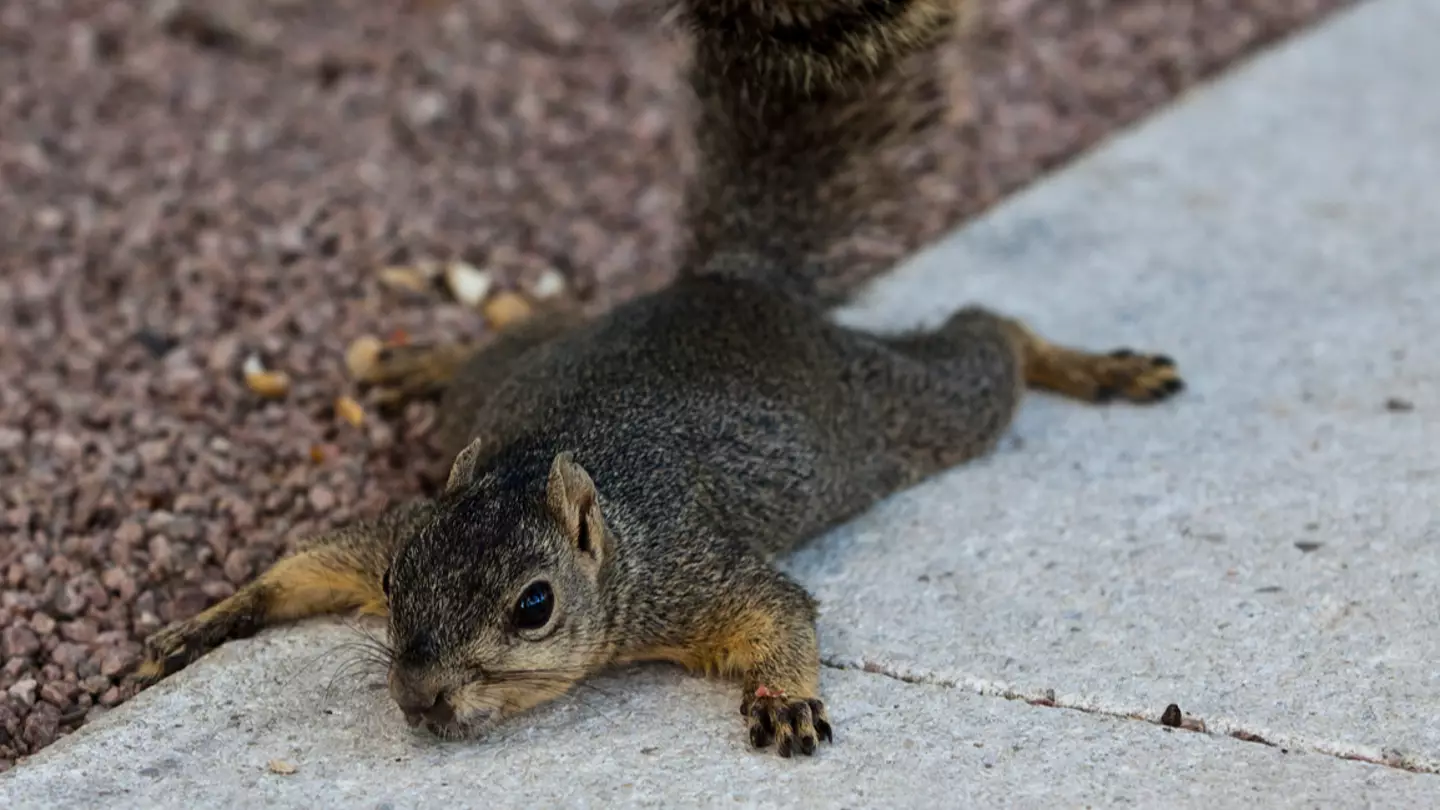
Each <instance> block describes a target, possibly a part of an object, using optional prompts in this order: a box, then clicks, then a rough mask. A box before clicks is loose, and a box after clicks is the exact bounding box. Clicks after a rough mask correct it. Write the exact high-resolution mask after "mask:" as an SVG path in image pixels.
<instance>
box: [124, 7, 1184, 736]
mask: <svg viewBox="0 0 1440 810" xmlns="http://www.w3.org/2000/svg"><path fill="white" fill-rule="evenodd" d="M962 5H963V4H962V3H961V2H960V1H959V0H888V1H886V0H868V1H867V0H788V2H780V1H779V0H777V1H776V2H760V0H708V1H702V0H689V2H680V3H677V6H678V8H679V9H680V11H681V16H682V18H683V19H684V20H685V21H686V22H688V23H689V26H690V30H691V31H692V32H693V35H694V37H695V40H696V62H695V65H694V67H693V69H692V73H691V79H692V83H693V84H694V86H695V88H696V90H697V96H698V98H699V99H700V102H701V113H700V123H699V127H700V130H701V137H700V138H699V143H700V145H701V147H702V149H701V156H702V158H703V159H704V167H703V168H702V170H701V173H700V179H699V180H698V181H697V184H696V185H695V186H694V188H692V190H691V198H690V202H691V205H690V214H689V215H688V216H689V219H688V220H687V222H688V223H689V228H690V233H691V236H692V237H693V238H692V243H691V248H690V250H689V252H688V253H687V254H686V255H687V261H686V263H685V265H684V266H683V267H682V272H681V273H680V276H679V278H678V280H677V281H676V282H675V283H673V284H672V285H670V286H668V287H666V288H665V289H662V290H660V291H658V292H656V293H654V294H651V295H648V296H645V297H642V298H639V299H636V300H633V301H631V302H629V303H627V304H624V305H622V306H621V307H619V308H617V309H616V310H614V311H612V312H610V313H609V314H607V315H605V316H602V317H599V318H597V319H594V320H591V321H582V320H580V319H578V318H576V317H574V316H573V314H571V313H566V312H546V313H541V314H540V315H538V316H537V317H536V318H535V319H533V320H532V321H529V322H527V323H524V324H522V325H520V327H519V328H517V329H516V330H515V331H513V332H510V333H507V334H504V335H501V336H500V337H499V338H498V339H497V340H496V341H495V342H493V343H491V344H489V345H488V346H486V347H484V348H476V347H461V346H441V347H431V348H425V347H417V348H410V349H404V350H399V351H396V352H393V353H392V354H390V355H388V356H386V357H382V358H381V362H380V363H379V364H378V365H377V367H376V368H375V370H374V371H373V373H372V374H371V376H370V381H371V382H374V383H377V384H381V385H387V386H391V387H392V388H391V390H393V391H395V392H397V394H396V395H397V396H398V397H401V398H403V397H405V396H408V395H420V394H425V393H429V392H432V391H435V390H442V389H443V391H444V394H443V400H442V403H441V413H442V415H443V422H442V427H443V429H442V430H441V431H440V436H441V440H442V441H443V442H445V443H446V449H447V452H448V454H449V456H450V457H451V458H453V459H454V462H453V464H452V467H451V471H450V476H449V480H448V483H447V485H446V488H445V491H444V492H443V493H442V494H441V495H440V496H439V497H437V498H436V499H435V500H434V501H432V502H425V503H421V504H416V505H412V506H410V507H406V508H405V509H403V510H400V511H399V512H396V513H393V514H392V515H389V516H387V517H386V518H385V519H382V520H381V521H379V522H376V523H371V524H362V525H360V526H357V527H355V528H353V529H350V530H347V531H345V532H339V533H336V534H334V535H330V536H327V537H325V538H321V539H320V540H319V541H317V542H316V543H314V544H312V545H311V546H310V547H309V548H308V549H307V550H304V551H302V552H300V554H299V555H297V556H296V557H294V558H291V560H289V561H282V562H281V563H280V564H278V565H277V566H276V567H275V568H273V569H271V571H269V572H267V573H266V574H264V575H262V576H261V577H260V579H259V580H257V581H256V583H255V584H253V585H252V586H249V587H247V588H245V589H243V590H242V591H241V592H240V593H237V594H236V595H235V596H234V597H231V598H230V599H228V600H226V601H225V602H222V603H221V604H220V605H218V606H216V607H215V608H212V609H211V610H210V611H207V612H206V613H204V614H201V616H199V617H196V618H195V619H193V620H190V621H189V622H183V623H181V624H179V625H177V626H176V627H173V628H169V629H167V630H165V631H163V632H162V633H160V634H157V636H156V637H154V638H153V639H151V640H150V642H149V645H148V647H147V661H146V664H145V667H146V669H145V673H146V674H147V675H149V676H152V677H153V676H154V675H156V674H165V673H168V672H171V671H173V670H174V669H177V668H179V667H181V666H184V665H185V664H186V663H188V662H189V661H191V660H193V659H194V658H195V657H197V656H198V655H200V654H202V653H203V652H204V651H205V650H208V649H210V648H211V647H213V646H215V645H216V644H219V643H221V642H223V641H224V640H225V639H227V638H233V637H238V636H240V635H245V634H248V633H251V632H254V630H255V629H257V628H258V627H260V626H262V625H265V624H269V623H274V622H278V621H282V620H288V619H294V618H299V617H300V616H303V615H308V614H312V613H318V612H328V611H333V610H343V609H352V608H361V609H368V610H372V611H379V610H381V609H382V608H381V606H380V604H379V603H378V602H377V598H376V591H375V587H376V583H380V584H381V593H382V595H383V597H384V607H383V610H384V611H385V612H386V614H387V616H388V623H389V628H388V629H389V652H390V655H391V664H390V675H389V679H390V689H391V694H392V696H393V697H394V698H395V700H396V702H397V703H399V704H400V705H401V707H402V708H403V709H404V710H405V712H406V715H407V717H408V718H409V719H410V720H411V722H412V723H414V724H416V725H424V726H425V727H426V728H429V729H430V730H431V731H433V732H435V733H437V734H440V735H442V736H446V737H459V736H469V735H472V734H475V733H478V732H480V731H481V730H483V729H485V728H486V727H488V726H489V725H490V724H491V723H493V722H495V721H497V720H500V719H502V718H504V717H507V716H509V715H513V714H515V713H517V712H521V711H524V710H526V709H528V708H530V707H532V706H535V705H538V704H540V703H542V702H544V701H547V700H550V699H552V698H554V697H555V696H557V695H560V694H563V693H564V692H565V691H567V690H568V689H569V688H570V687H571V686H572V685H573V684H575V683H577V682H579V681H581V680H582V679H584V678H586V677H588V676H589V675H590V674H592V673H593V672H595V671H597V670H599V669H601V668H603V667H606V666H609V665H611V664H614V663H617V662H622V661H639V660H666V661H673V662H676V663H679V664H681V665H683V666H685V667H688V668H689V669H692V670H695V671H698V672H706V673H713V674H718V675H724V676H739V678H740V680H741V682H742V691H741V700H740V709H741V711H742V712H743V713H744V714H745V715H746V717H747V723H748V726H749V739H750V740H751V742H752V743H753V744H754V745H756V746H765V745H769V744H770V743H771V742H774V743H775V747H776V750H777V751H778V752H779V753H780V754H781V755H783V756H790V755H792V754H793V753H796V752H799V753H802V754H810V753H812V752H813V751H814V750H815V749H816V746H817V744H818V742H820V741H822V740H829V739H831V734H832V731H831V726H830V723H829V719H828V716H827V714H826V708H825V705H824V702H823V700H822V699H821V697H820V693H819V680H820V679H819V672H820V663H819V647H818V639H817V634H816V628H815V620H816V609H817V608H816V604H815V601H814V599H813V598H812V597H811V596H810V595H809V594H808V593H806V591H805V590H804V589H803V588H802V587H801V586H800V585H798V584H797V583H796V582H794V581H793V580H792V579H790V578H789V577H787V576H786V575H784V574H783V573H781V572H780V571H779V570H777V569H776V568H775V567H773V566H772V564H771V559H772V558H773V557H775V556H776V555H779V554H783V553H785V552H787V551H789V550H791V549H793V548H795V547H796V546H797V545H799V544H801V543H803V542H805V541H806V540H808V539H810V538H812V537H814V536H816V535H817V534H819V533H821V532H823V531H825V530H826V529H828V528H830V527H832V526H834V525H835V524H837V523H839V522H841V521H844V520H846V519H848V518H850V517H851V516H853V515H855V514H856V513H858V512H860V511H862V510H864V509H866V508H868V507H869V506H870V505H871V504H874V503H875V502H876V501H878V500H880V499H881V498H884V497H886V496H888V495H889V494H891V493H893V492H895V491H897V490H899V489H901V488H903V487H906V486H909V485H911V484H913V483H915V482H917V481H920V480H921V479H923V478H925V477H927V476H929V475H932V474H934V473H936V472H938V471H940V470H943V469H945V468H947V467H950V466H952V465H955V464H958V463H961V462H964V461H966V460H968V459H972V458H975V457H977V456H979V455H982V454H984V453H987V452H989V450H990V449H991V448H992V447H993V446H994V444H995V442H996V441H997V439H998V437H999V436H1000V435H1001V434H1002V433H1003V431H1004V430H1005V429H1006V428H1007V427H1008V425H1009V424H1010V420H1011V418H1012V417H1013V415H1014V413H1015V409H1016V408H1017V406H1018V404H1019V402H1020V401H1021V398H1022V397H1023V395H1024V392H1025V390H1026V388H1027V386H1028V387H1032V388H1041V389H1048V390H1051V391H1055V392H1057V393H1060V394H1063V395H1067V396H1070V397H1075V398H1078V399H1082V400H1085V401H1091V402H1098V401H1103V400H1105V399H1107V398H1109V397H1119V398H1124V399H1127V400H1130V401H1135V402H1152V401H1156V400H1159V399H1163V398H1165V397H1167V396H1169V395H1170V394H1173V393H1174V392H1175V391H1177V390H1179V388H1180V382H1179V378H1178V376H1177V375H1176V372H1175V368H1174V364H1173V363H1171V362H1170V361H1169V360H1168V358H1163V357H1152V356H1146V355H1137V354H1134V353H1130V352H1115V353H1111V354H1096V353H1089V352H1085V351H1082V350H1078V349H1073V348H1068V347H1062V346H1056V345H1053V344H1050V343H1048V342H1046V341H1045V340H1043V339H1042V338H1040V337H1039V336H1038V335H1036V334H1035V333H1033V332H1032V331H1031V330H1029V329H1028V328H1026V327H1025V326H1023V325H1021V324H1019V323H1018V322H1016V321H1014V320H1012V319H1009V318H1006V317H1003V316H1000V315H997V314H995V313H992V312H989V311H987V310H985V309H981V308H968V309H964V310H961V311H960V312H957V313H956V314H955V315H953V316H952V317H951V318H950V319H949V320H948V321H947V322H946V323H945V324H943V325H942V326H941V327H940V328H938V329H934V330H924V331H918V332H914V333H910V334H905V335H898V336H885V337H882V336H876V335H871V334H866V333H863V332H859V331H855V330H851V329H847V328H843V327H840V326H837V325H835V324H833V323H832V322H831V321H830V320H829V319H828V318H827V317H826V310H825V304H826V301H827V296H826V294H825V293H824V291H823V290H821V289H820V286H818V285H817V283H815V282H816V281H817V279H819V278H820V277H821V276H823V273H821V275H820V276H817V275H816V273H817V271H819V270H825V271H827V272H828V271H829V270H833V269H835V268H834V267H833V266H830V265H827V264H826V262H827V261H829V259H826V258H825V257H827V256H830V255H832V254H831V252H830V251H831V248H832V246H833V244H834V243H835V242H836V240H838V239H840V238H842V237H843V235H844V233H845V232H846V230H847V229H848V228H849V227H850V226H851V225H852V224H853V223H855V222H857V221H859V220H860V219H862V218H863V215H864V213H865V210H866V205H867V200H868V199H869V197H868V196H867V195H868V193H869V191H870V190H871V189H872V187H875V186H872V185H867V184H876V183H878V184H880V185H882V186H883V182H884V180H883V173H880V174H877V173H876V172H874V171H872V167H871V166H870V165H869V164H868V163H867V158H868V156H869V155H870V154H871V153H872V151H873V150H874V149H875V148H877V146H878V145H879V144H881V143H882V142H884V141H886V140H887V139H889V138H890V137H892V136H895V135H900V134H903V133H904V130H906V128H907V127H909V126H911V125H912V124H914V123H916V122H917V121H918V120H919V119H917V118H915V116H916V115H917V112H916V111H917V110H919V109H922V108H923V105H920V106H918V107H917V106H915V105H916V104H917V102H916V98H917V97H916V96H915V95H913V94H904V93H902V94H900V95H895V96H892V95H890V94H888V93H887V92H882V89H883V88H887V87H894V86H897V85H896V84H895V83H897V82H898V83H899V85H898V86H901V87H910V88H914V87H920V86H923V84H924V82H923V76H917V75H914V74H909V73H905V72H904V71H905V70H908V69H912V68H913V65H914V64H917V63H923V62H924V57H925V56H926V55H927V52H928V49H929V48H930V47H931V46H932V45H933V44H934V43H936V42H938V41H939V40H940V39H941V38H943V37H944V36H946V35H948V33H949V31H950V29H951V28H952V26H953V24H954V21H955V20H956V19H957V16H958V10H959V9H960V8H961V6H962ZM907 66H910V67H907ZM914 82H919V84H913V83H914ZM922 95H923V94H922ZM907 99H908V100H907ZM920 117H921V118H923V117H924V116H923V115H921V116H920ZM782 124H783V125H785V127H787V129H785V130H783V131H782V130H781V129H780V126H781V125H782ZM387 586H388V587H387Z"/></svg>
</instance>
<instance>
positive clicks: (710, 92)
mask: <svg viewBox="0 0 1440 810" xmlns="http://www.w3.org/2000/svg"><path fill="white" fill-rule="evenodd" d="M671 5H672V7H673V11H674V13H675V16H676V17H677V18H678V20H679V21H680V23H681V24H682V25H683V26H684V27H685V28H686V29H688V31H689V32H690V34H691V41H692V42H693V49H692V54H691V62H690V65H689V66H688V69H687V74H688V80H689V86H690V88H691V90H692V91H693V95H694V101H695V103H696V110H695V116H694V121H693V126H692V127H691V130H692V132H693V137H694V139H695V146H696V151H697V152H698V154H699V158H700V166H699V169H698V171H697V173H696V176H695V177H694V179H693V181H692V186H691V188H690V189H688V194H687V200H688V206H687V210H686V211H685V215H684V216H685V221H684V223H683V226H684V227H683V228H682V230H683V232H684V233H685V234H686V235H687V237H688V239H689V241H688V243H687V244H686V247H685V250H684V253H683V254H682V256H681V262H680V268H681V269H680V272H681V274H682V276H683V275H706V274H721V275H729V276H741V277H745V278H749V279H751V280H756V281H762V282H764V283H765V284H767V285H769V286H770V287H772V288H775V289H778V290H780V291H782V292H784V293H785V294H788V295H792V296H798V297H802V298H807V299H810V300H813V301H815V302H817V303H819V304H821V305H825V306H829V305H834V304H837V303H840V302H841V301H843V300H844V298H845V297H846V294H847V292H848V290H847V287H848V286H849V285H851V284H853V283H854V282H855V281H856V280H857V278H856V275H857V273H856V272H855V270H856V269H857V268H855V267H853V266H852V265H853V264H855V263H856V259H855V256H854V255H853V254H855V253H856V252H857V248H858V246H857V245H856V244H855V243H854V242H853V239H852V237H855V236H858V235H861V234H863V231H864V228H865V225H866V224H867V221H869V220H871V219H872V215H873V214H875V213H876V212H877V211H878V210H879V209H881V208H882V207H884V206H887V205H896V204H900V203H901V202H902V201H903V197H904V193H903V192H904V186H905V181H906V177H907V175H906V173H905V172H904V171H903V169H902V168H901V166H900V165H899V162H898V161H897V160H896V159H895V158H896V157H897V156H895V155H890V154H887V148H888V147H891V146H893V145H897V144H903V143H905V142H907V141H909V140H911V139H912V138H913V137H914V135H915V134H916V133H917V132H919V131H922V130H924V129H926V128H928V127H929V126H931V125H933V124H935V123H936V122H938V121H940V120H941V119H942V117H943V114H944V112H945V111H946V107H947V103H946V102H947V93H946V90H945V84H944V82H943V81H942V79H943V78H944V77H943V75H942V73H941V71H940V69H939V57H938V54H937V48H936V46H937V45H938V44H939V43H940V42H942V41H943V40H944V39H946V38H949V37H953V36H955V35H956V34H957V33H958V32H959V31H961V30H962V29H963V27H964V23H965V22H966V21H967V20H968V17H969V11H970V9H971V8H972V7H973V3H972V2H971V1H970V0H960V1H959V2H956V0H908V1H907V2H897V1H894V0H840V1H839V2H815V1H814V0H787V1H786V2H763V1H762V0H708V1H692V2H672V3H671Z"/></svg>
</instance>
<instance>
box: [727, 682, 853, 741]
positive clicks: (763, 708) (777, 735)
mask: <svg viewBox="0 0 1440 810" xmlns="http://www.w3.org/2000/svg"><path fill="white" fill-rule="evenodd" d="M740 713H741V714H743V715H745V717H746V719H747V721H748V723H749V726H750V744H751V745H753V746H755V747H756V748H764V747H766V746H767V745H769V744H770V743H771V742H774V743H775V751H776V753H778V754H779V755H780V756H782V757H789V756H791V755H793V754H794V753H795V752H796V751H799V752H800V753H802V754H805V755H806V756H809V755H810V754H813V753H815V747H816V745H817V744H818V743H819V741H820V740H824V741H826V742H832V741H833V740H834V735H833V733H832V731H831V728H830V716H829V715H828V714H826V712H825V703H824V701H822V700H820V699H819V698H792V697H789V696H787V695H786V694H785V693H784V692H783V691H779V690H772V689H769V688H767V687H765V686H760V687H757V688H756V689H755V691H754V692H746V693H745V699H744V700H743V701H741V703H740Z"/></svg>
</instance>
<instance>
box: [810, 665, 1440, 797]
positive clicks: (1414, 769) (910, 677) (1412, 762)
mask: <svg viewBox="0 0 1440 810" xmlns="http://www.w3.org/2000/svg"><path fill="white" fill-rule="evenodd" d="M820 664H821V666H824V667H826V668H829V669H835V670H847V671H851V672H865V673H870V674H872V675H880V676H882V677H886V678H891V679H893V680H897V681H901V682H903V683H909V684H919V685H923V686H937V687H940V688H943V689H964V690H967V691H970V692H974V693H975V694H977V695H983V696H985V697H998V698H1004V699H1005V700H1020V701H1024V702H1026V703H1028V704H1030V705H1032V706H1043V707H1046V708H1052V709H1066V710H1069V711H1077V712H1083V713H1085V714H1096V715H1102V716H1105V717H1114V718H1118V719H1121V720H1138V721H1140V722H1142V723H1149V724H1151V725H1156V726H1161V727H1163V728H1176V729H1180V730H1184V731H1191V732H1195V733H1197V734H1204V735H1206V736H1209V737H1230V738H1233V739H1236V740H1240V741H1242V742H1248V743H1258V744H1260V745H1265V746H1269V747H1271V748H1278V749H1280V752H1281V753H1289V752H1291V751H1305V752H1309V753H1314V754H1321V755H1323V756H1328V757H1334V758H1336V759H1346V760H1352V761H1356V762H1365V763H1369V764H1371V765H1379V766H1381V767H1385V768H1394V769H1396V770H1401V771H1409V772H1411V773H1420V774H1440V759H1437V758H1434V757H1426V756H1419V755H1407V754H1404V753H1402V752H1400V751H1398V750H1395V749H1393V748H1385V749H1381V748H1375V747H1373V746H1364V745H1352V744H1348V743H1341V742H1336V741H1332V740H1323V739H1321V740H1317V739H1313V738H1310V737H1306V736H1304V735H1297V734H1290V733H1287V732H1278V733H1276V732H1270V731H1268V730H1262V731H1263V733H1262V731H1256V730H1254V729H1251V728H1247V727H1246V726H1245V725H1244V724H1242V723H1239V722H1237V721H1234V720H1229V719H1224V718H1211V719H1210V720H1208V721H1206V720H1205V719H1202V718H1199V717H1196V716H1194V715H1190V714H1186V713H1184V712H1182V711H1181V710H1180V708H1179V706H1178V705H1176V704H1171V705H1170V706H1167V707H1165V709H1163V710H1162V711H1160V712H1158V713H1157V712H1154V711H1151V710H1145V709H1141V710H1127V709H1123V708H1118V707H1111V706H1105V705H1102V704H1100V703H1097V702H1084V701H1081V700H1077V699H1074V698H1072V697H1070V696H1058V695H1057V694H1056V692H1055V690H1054V689H1035V690H1024V689H1017V688H1015V687H1013V686H1011V685H1009V684H1006V683H1004V682H1002V681H995V680H990V679H988V678H978V677H975V676H972V675H963V674H960V675H945V674H942V673H938V672H933V671H928V670H919V669H915V668H913V667H907V666H904V665H898V664H887V663H883V662H880V661H875V660H868V659H865V658H842V657H839V656H828V657H822V658H821V660H820Z"/></svg>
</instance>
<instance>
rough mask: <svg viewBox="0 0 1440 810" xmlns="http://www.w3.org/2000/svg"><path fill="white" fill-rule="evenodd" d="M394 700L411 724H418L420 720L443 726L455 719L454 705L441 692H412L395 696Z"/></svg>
mask: <svg viewBox="0 0 1440 810" xmlns="http://www.w3.org/2000/svg"><path fill="white" fill-rule="evenodd" d="M395 702H396V703H398V704H399V705H400V711H402V712H404V713H405V721H406V722H407V723H409V724H410V725H412V726H418V725H420V722H421V721H422V720H429V721H430V722H432V723H435V724H436V725H441V726H444V725H449V724H450V722H451V721H452V720H454V719H455V707H454V706H452V705H450V698H449V697H448V696H446V695H445V693H443V692H439V691H436V692H412V693H410V694H408V695H403V696H397V697H396V699H395Z"/></svg>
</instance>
